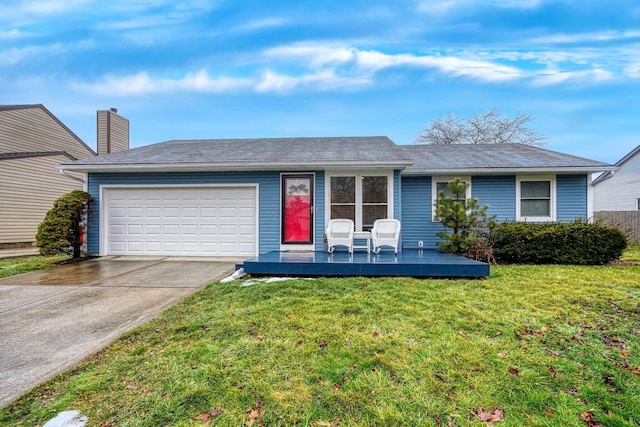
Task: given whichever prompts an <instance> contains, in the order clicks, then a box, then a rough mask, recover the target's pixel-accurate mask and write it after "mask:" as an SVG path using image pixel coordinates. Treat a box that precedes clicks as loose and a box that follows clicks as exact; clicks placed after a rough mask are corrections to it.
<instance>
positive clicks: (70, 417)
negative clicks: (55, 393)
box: [44, 411, 89, 427]
mask: <svg viewBox="0 0 640 427" xmlns="http://www.w3.org/2000/svg"><path fill="white" fill-rule="evenodd" d="M88 420H89V419H88V418H87V417H86V416H84V415H82V414H81V413H80V411H64V412H60V413H59V414H58V415H56V417H55V418H52V419H51V420H49V421H47V422H46V424H45V425H44V427H85V426H86V425H87V421H88Z"/></svg>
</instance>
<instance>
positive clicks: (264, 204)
mask: <svg viewBox="0 0 640 427" xmlns="http://www.w3.org/2000/svg"><path fill="white" fill-rule="evenodd" d="M118 184H120V185H122V184H126V185H149V184H153V185H176V184H178V185H181V184H182V185H189V184H258V185H259V189H258V191H259V196H258V202H259V215H260V217H259V219H258V224H259V232H260V236H259V239H258V245H259V251H260V253H266V252H269V251H275V250H279V249H280V173H279V172H255V173H252V174H247V173H242V172H201V173H198V172H188V173H187V172H185V173H177V172H176V173H166V172H162V173H121V174H104V173H94V174H89V179H88V190H89V193H90V194H91V196H92V197H93V198H94V199H95V202H94V203H92V204H91V208H90V210H89V227H88V228H89V229H88V236H87V240H88V242H87V243H88V251H89V253H92V254H97V253H98V252H99V250H100V241H99V240H100V217H99V211H100V185H118Z"/></svg>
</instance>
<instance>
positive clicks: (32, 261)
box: [0, 255, 69, 278]
mask: <svg viewBox="0 0 640 427" xmlns="http://www.w3.org/2000/svg"><path fill="white" fill-rule="evenodd" d="M67 259H69V256H68V255H51V256H40V255H36V256H28V257H21V258H8V259H0V278H2V277H7V276H13V275H15V274H20V273H26V272H28V271H35V270H42V269H44V268H50V267H53V266H54V265H56V264H57V263H59V262H61V261H65V260H67Z"/></svg>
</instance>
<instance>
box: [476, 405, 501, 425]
mask: <svg viewBox="0 0 640 427" xmlns="http://www.w3.org/2000/svg"><path fill="white" fill-rule="evenodd" d="M472 414H473V416H475V417H476V418H477V419H479V420H480V421H482V422H483V423H485V424H486V425H487V427H491V426H493V423H495V422H499V421H503V420H504V409H500V408H496V409H492V410H491V411H485V410H484V408H483V407H482V406H478V408H477V409H476V410H475V411H474V412H472Z"/></svg>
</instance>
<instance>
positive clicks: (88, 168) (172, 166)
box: [58, 161, 411, 173]
mask: <svg viewBox="0 0 640 427" xmlns="http://www.w3.org/2000/svg"><path fill="white" fill-rule="evenodd" d="M408 166H411V163H409V162H407V161H390V162H353V161H350V162H347V161H339V162H305V163H225V164H220V163H166V164H157V163H146V164H140V163H136V164H112V165H99V164H90V165H87V164H79V165H74V164H61V165H60V166H58V169H60V170H69V171H80V172H93V173H101V172H104V173H113V172H230V171H294V170H296V171H299V170H329V169H331V170H341V169H344V170H348V169H404V168H406V167H408Z"/></svg>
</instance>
